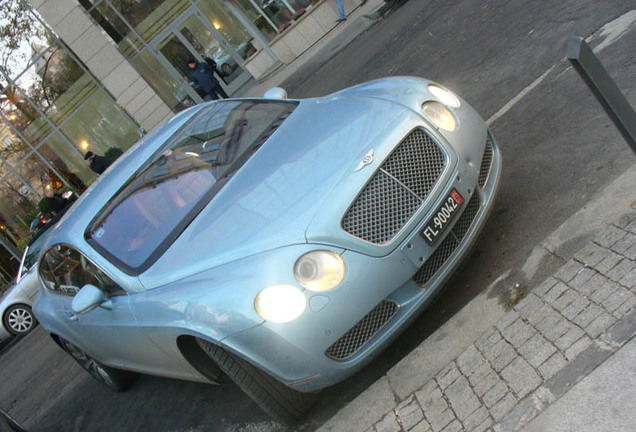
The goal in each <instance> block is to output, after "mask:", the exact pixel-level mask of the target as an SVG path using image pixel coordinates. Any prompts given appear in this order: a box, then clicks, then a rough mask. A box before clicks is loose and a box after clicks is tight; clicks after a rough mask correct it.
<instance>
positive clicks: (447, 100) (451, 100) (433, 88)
mask: <svg viewBox="0 0 636 432" xmlns="http://www.w3.org/2000/svg"><path fill="white" fill-rule="evenodd" d="M428 91H430V92H431V93H433V96H435V97H436V98H437V99H438V100H439V101H440V102H441V103H443V104H444V105H446V106H449V107H453V108H457V107H459V98H458V97H457V96H455V95H454V94H453V92H451V91H450V90H446V89H445V88H442V87H440V86H438V85H435V84H429V85H428Z"/></svg>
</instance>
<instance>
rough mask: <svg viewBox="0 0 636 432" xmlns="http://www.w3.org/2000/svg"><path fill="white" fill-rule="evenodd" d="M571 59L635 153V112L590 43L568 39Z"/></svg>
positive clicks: (577, 39) (569, 57)
mask: <svg viewBox="0 0 636 432" xmlns="http://www.w3.org/2000/svg"><path fill="white" fill-rule="evenodd" d="M567 56H568V59H569V60H570V62H571V63H572V65H573V66H574V69H576V71H577V72H578V73H579V75H581V78H583V81H585V84H587V86H588V87H589V88H590V90H591V91H592V93H593V94H594V96H596V99H597V100H598V101H599V102H600V104H601V106H602V107H603V109H604V110H605V112H606V113H607V115H608V116H609V117H610V119H612V121H613V122H614V124H615V125H616V127H617V128H618V130H619V132H620V133H621V134H622V135H623V138H625V140H626V141H627V144H629V146H630V147H631V148H632V150H633V151H634V153H636V112H635V111H634V108H632V107H631V105H630V104H629V102H627V99H625V96H624V95H623V93H621V91H620V90H619V89H618V87H617V86H616V83H615V82H614V80H613V79H612V77H610V76H609V74H608V73H607V71H606V70H605V68H604V67H603V65H602V64H601V62H600V60H599V59H598V57H596V55H595V54H594V52H593V51H592V49H591V48H590V47H589V45H588V44H587V43H586V42H585V41H584V40H583V38H581V37H579V36H572V37H571V38H570V39H569V40H568V54H567Z"/></svg>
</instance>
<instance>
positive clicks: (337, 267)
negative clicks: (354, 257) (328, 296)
mask: <svg viewBox="0 0 636 432" xmlns="http://www.w3.org/2000/svg"><path fill="white" fill-rule="evenodd" d="M345 270H346V268H345V263H344V260H343V259H342V257H340V255H338V254H337V253H335V252H331V251H324V250H320V251H313V252H309V253H306V254H305V255H303V256H301V257H300V258H298V261H296V264H294V276H295V277H296V280H297V281H298V283H299V284H301V285H302V286H303V287H305V288H307V289H308V290H311V291H329V290H330V289H334V288H335V287H337V286H338V285H340V282H342V280H343V279H344V277H345Z"/></svg>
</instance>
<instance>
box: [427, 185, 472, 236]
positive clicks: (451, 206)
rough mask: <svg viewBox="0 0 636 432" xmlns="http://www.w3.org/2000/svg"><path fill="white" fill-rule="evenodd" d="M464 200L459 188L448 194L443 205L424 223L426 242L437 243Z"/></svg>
mask: <svg viewBox="0 0 636 432" xmlns="http://www.w3.org/2000/svg"><path fill="white" fill-rule="evenodd" d="M463 202H464V198H462V196H461V195H460V193H459V192H457V189H453V190H452V191H451V193H450V194H448V196H447V197H446V199H445V200H444V202H443V203H442V205H440V206H439V208H438V209H437V211H436V212H435V213H434V214H433V216H432V217H431V218H430V219H429V220H428V222H427V223H426V225H424V229H422V231H420V234H422V237H424V240H426V243H428V244H429V245H430V246H432V245H433V244H434V243H435V241H436V240H437V239H438V238H439V237H440V236H441V235H442V233H443V232H444V229H445V228H446V227H447V226H448V224H449V222H450V221H451V220H452V219H453V216H454V215H455V213H457V210H458V209H459V207H460V206H461V205H462V203H463Z"/></svg>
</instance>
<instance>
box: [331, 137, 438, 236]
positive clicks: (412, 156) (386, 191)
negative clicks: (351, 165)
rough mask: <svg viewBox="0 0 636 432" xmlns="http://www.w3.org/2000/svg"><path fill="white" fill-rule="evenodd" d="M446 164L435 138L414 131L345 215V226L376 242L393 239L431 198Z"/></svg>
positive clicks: (398, 147)
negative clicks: (425, 201)
mask: <svg viewBox="0 0 636 432" xmlns="http://www.w3.org/2000/svg"><path fill="white" fill-rule="evenodd" d="M445 165H446V157H445V156H444V153H443V152H442V150H441V149H440V148H439V147H438V145H437V144H436V143H435V141H434V140H433V138H432V137H431V136H430V135H429V134H428V133H427V132H426V131H424V130H422V129H416V130H414V131H413V132H411V133H410V134H409V135H408V136H407V137H406V138H405V139H404V141H402V142H401V143H400V145H398V146H397V148H396V149H395V150H394V151H393V153H391V155H390V156H389V157H388V158H387V160H386V161H384V163H383V164H382V165H381V166H380V168H379V169H378V171H377V172H376V173H375V174H374V175H373V177H372V178H371V180H370V181H369V183H367V185H366V186H365V187H364V189H363V190H362V192H360V194H359V195H358V196H357V198H356V199H355V200H354V202H353V204H352V205H351V207H350V208H349V210H348V211H347V213H346V214H345V216H344V217H343V218H342V223H341V225H342V229H343V230H345V231H346V232H348V233H349V234H351V235H352V236H354V237H358V238H360V239H362V240H366V241H368V242H371V243H374V244H382V243H386V242H388V241H390V240H391V239H392V238H393V237H394V236H395V235H396V234H397V232H398V231H400V229H401V228H402V227H403V226H404V225H405V224H406V223H407V222H408V221H409V219H411V217H413V215H414V214H415V212H416V211H417V209H418V208H419V207H420V206H421V205H422V203H423V202H424V200H425V199H426V197H428V195H429V194H430V192H431V190H432V189H433V187H434V186H435V183H436V182H437V180H438V179H439V177H440V176H441V174H442V172H443V171H444V167H445Z"/></svg>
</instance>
